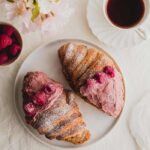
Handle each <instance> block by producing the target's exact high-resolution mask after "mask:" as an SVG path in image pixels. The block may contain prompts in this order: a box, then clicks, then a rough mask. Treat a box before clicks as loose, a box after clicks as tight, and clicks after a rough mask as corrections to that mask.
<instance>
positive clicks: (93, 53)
mask: <svg viewBox="0 0 150 150" xmlns="http://www.w3.org/2000/svg"><path fill="white" fill-rule="evenodd" d="M58 53H59V58H60V62H61V64H62V69H63V73H64V75H65V77H66V79H67V80H68V82H69V83H70V86H71V87H72V88H73V89H74V90H75V91H76V92H77V93H78V94H79V95H80V96H81V97H83V98H84V100H85V101H87V102H88V103H90V104H92V105H93V106H95V107H97V108H98V109H100V110H102V111H103V112H105V113H106V114H108V115H111V116H113V117H118V116H119V114H120V112H121V111H122V108H123V106H124V99H125V87H124V81H123V77H122V74H121V72H120V69H119V68H118V66H117V64H116V63H115V62H114V60H113V59H112V58H111V57H110V56H108V54H106V53H105V52H104V51H102V50H97V49H95V48H92V47H88V46H86V45H84V44H82V43H67V44H65V45H63V46H62V47H61V48H60V49H59V51H58Z"/></svg>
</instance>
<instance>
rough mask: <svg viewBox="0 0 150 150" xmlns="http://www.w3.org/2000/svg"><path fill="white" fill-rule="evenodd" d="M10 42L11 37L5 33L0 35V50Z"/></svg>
mask: <svg viewBox="0 0 150 150" xmlns="http://www.w3.org/2000/svg"><path fill="white" fill-rule="evenodd" d="M11 44H12V39H11V38H10V37H9V36H8V35H5V34H2V35H0V50H2V49H3V48H6V47H7V46H10V45H11Z"/></svg>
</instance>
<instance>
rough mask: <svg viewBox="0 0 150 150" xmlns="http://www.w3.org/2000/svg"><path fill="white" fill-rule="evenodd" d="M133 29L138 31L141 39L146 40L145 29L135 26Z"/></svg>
mask: <svg viewBox="0 0 150 150" xmlns="http://www.w3.org/2000/svg"><path fill="white" fill-rule="evenodd" d="M135 31H136V32H137V33H138V35H139V36H140V37H141V38H142V39H143V40H147V39H148V34H147V33H146V31H145V30H144V29H143V28H142V27H139V28H137V29H136V30H135Z"/></svg>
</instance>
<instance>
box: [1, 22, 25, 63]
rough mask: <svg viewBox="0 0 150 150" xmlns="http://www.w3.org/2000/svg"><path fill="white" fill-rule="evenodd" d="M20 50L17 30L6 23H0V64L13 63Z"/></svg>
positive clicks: (19, 36)
mask: <svg viewBox="0 0 150 150" xmlns="http://www.w3.org/2000/svg"><path fill="white" fill-rule="evenodd" d="M21 50H22V38H21V35H20V33H19V32H18V30H17V29H16V28H15V27H14V26H12V25H10V24H7V23H1V24H0V66H5V65H9V64H11V63H13V62H14V61H15V60H16V59H17V58H18V56H19V55H20V53H21Z"/></svg>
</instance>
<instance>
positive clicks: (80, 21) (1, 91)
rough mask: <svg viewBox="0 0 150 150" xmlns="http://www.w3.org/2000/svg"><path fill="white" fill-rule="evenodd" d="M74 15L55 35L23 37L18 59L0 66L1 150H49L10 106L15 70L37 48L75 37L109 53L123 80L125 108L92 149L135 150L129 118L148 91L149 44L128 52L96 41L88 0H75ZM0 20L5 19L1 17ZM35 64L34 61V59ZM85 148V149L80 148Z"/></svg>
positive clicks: (146, 43) (149, 81)
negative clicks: (114, 60)
mask: <svg viewBox="0 0 150 150" xmlns="http://www.w3.org/2000/svg"><path fill="white" fill-rule="evenodd" d="M74 2H75V5H74V7H75V9H76V12H75V14H74V16H73V17H72V18H71V20H70V23H69V24H68V25H67V26H66V27H65V29H64V30H63V31H62V32H60V33H59V34H58V35H55V36H51V35H44V36H42V35H41V34H40V33H39V32H37V33H30V34H26V35H24V36H23V43H24V47H23V52H22V54H21V57H20V58H19V59H18V60H17V61H16V62H15V63H14V64H12V65H10V66H8V67H0V149H1V150H37V149H38V150H48V149H49V148H48V147H47V146H45V145H43V144H41V143H39V142H38V141H36V140H35V139H34V138H33V137H32V136H31V135H30V134H28V133H27V132H26V130H25V129H24V128H23V127H22V126H21V124H20V122H19V121H18V119H17V117H16V114H15V111H14V106H13V86H14V80H15V76H16V74H17V71H18V69H19V67H20V65H21V63H22V62H23V60H24V59H25V58H26V56H27V55H28V54H30V52H32V51H34V50H35V49H36V48H37V47H38V46H40V45H42V44H44V43H48V42H50V41H54V40H56V39H62V38H78V39H84V40H87V41H90V42H93V43H95V44H97V45H99V46H101V47H102V48H104V49H105V50H106V51H108V52H109V53H110V54H111V55H112V56H113V57H114V58H115V59H116V60H117V62H118V64H119V65H120V67H121V68H122V71H123V74H124V77H125V80H126V89H127V91H126V92H127V95H126V106H125V109H124V112H123V115H122V118H121V119H120V121H119V122H118V124H117V125H116V126H115V128H114V129H113V130H112V131H111V132H110V133H109V134H108V135H107V136H106V137H105V138H104V139H102V140H101V141H99V143H98V144H97V145H94V146H91V147H90V148H89V149H91V150H92V149H95V150H99V149H101V150H136V149H138V148H137V146H136V143H135V142H134V140H133V139H132V137H131V135H130V133H129V130H128V117H129V113H130V111H131V109H132V107H133V106H134V104H135V103H136V102H137V101H138V100H139V99H140V98H141V97H142V96H143V95H144V94H145V92H146V91H147V90H148V89H150V41H146V42H143V43H142V44H141V45H138V46H136V47H134V48H131V49H117V48H110V47H106V46H104V45H103V43H101V42H99V41H98V40H97V38H96V37H94V35H93V34H92V32H91V31H90V29H89V27H88V24H87V20H86V5H87V0H82V1H81V0H74ZM0 21H5V17H3V15H2V14H1V15H0ZM33 61H34V60H33ZM83 149H84V148H83Z"/></svg>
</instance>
